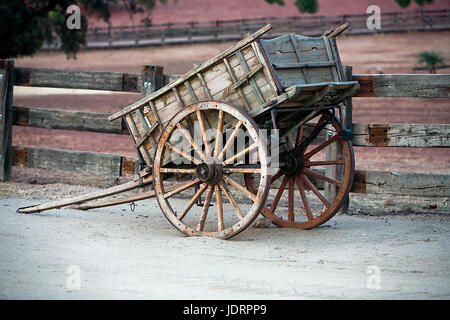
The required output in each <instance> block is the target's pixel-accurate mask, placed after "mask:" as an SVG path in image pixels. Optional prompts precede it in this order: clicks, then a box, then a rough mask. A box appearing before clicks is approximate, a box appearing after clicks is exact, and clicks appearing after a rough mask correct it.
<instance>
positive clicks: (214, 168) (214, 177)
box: [195, 163, 223, 185]
mask: <svg viewBox="0 0 450 320" xmlns="http://www.w3.org/2000/svg"><path fill="white" fill-rule="evenodd" d="M195 173H196V175H197V177H198V179H199V180H200V181H202V182H206V183H207V184H209V185H214V184H217V183H219V182H220V180H221V179H222V174H223V170H222V165H221V164H217V163H213V164H207V163H202V164H200V165H199V166H198V167H197V169H195Z"/></svg>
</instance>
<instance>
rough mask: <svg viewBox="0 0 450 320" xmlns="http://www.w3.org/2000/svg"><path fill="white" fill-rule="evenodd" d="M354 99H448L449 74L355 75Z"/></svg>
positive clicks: (449, 87)
mask: <svg viewBox="0 0 450 320" xmlns="http://www.w3.org/2000/svg"><path fill="white" fill-rule="evenodd" d="M353 79H354V80H356V81H358V82H359V84H360V85H361V87H360V90H359V92H357V93H356V94H355V97H420V98H449V97H450V74H355V75H353Z"/></svg>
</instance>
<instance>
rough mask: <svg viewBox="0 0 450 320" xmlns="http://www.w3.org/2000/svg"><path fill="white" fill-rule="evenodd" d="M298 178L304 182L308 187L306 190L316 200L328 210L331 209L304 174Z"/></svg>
mask: <svg viewBox="0 0 450 320" xmlns="http://www.w3.org/2000/svg"><path fill="white" fill-rule="evenodd" d="M300 178H301V179H302V180H303V181H304V182H305V184H306V185H307V186H308V188H309V189H310V190H311V191H312V192H313V193H314V194H315V195H316V197H317V198H319V200H320V201H322V203H323V204H324V205H325V207H327V208H329V207H331V205H330V203H329V202H328V201H327V199H325V198H324V197H323V196H322V194H321V193H320V192H319V190H317V188H316V187H315V186H314V185H313V183H312V182H311V181H310V180H309V179H308V177H307V176H306V175H304V174H301V175H300Z"/></svg>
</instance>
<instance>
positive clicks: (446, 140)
mask: <svg viewBox="0 0 450 320" xmlns="http://www.w3.org/2000/svg"><path fill="white" fill-rule="evenodd" d="M376 127H377V128H380V129H383V130H374V128H376ZM353 134H354V137H353V145H354V146H365V147H370V146H386V147H416V148H430V147H444V148H448V147H450V124H403V123H391V124H365V123H354V124H353Z"/></svg>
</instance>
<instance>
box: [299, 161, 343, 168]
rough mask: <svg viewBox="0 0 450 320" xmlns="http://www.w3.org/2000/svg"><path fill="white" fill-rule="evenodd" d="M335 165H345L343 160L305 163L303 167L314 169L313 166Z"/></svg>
mask: <svg viewBox="0 0 450 320" xmlns="http://www.w3.org/2000/svg"><path fill="white" fill-rule="evenodd" d="M337 164H345V161H344V160H326V161H305V163H304V166H305V167H315V166H332V165H337Z"/></svg>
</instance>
